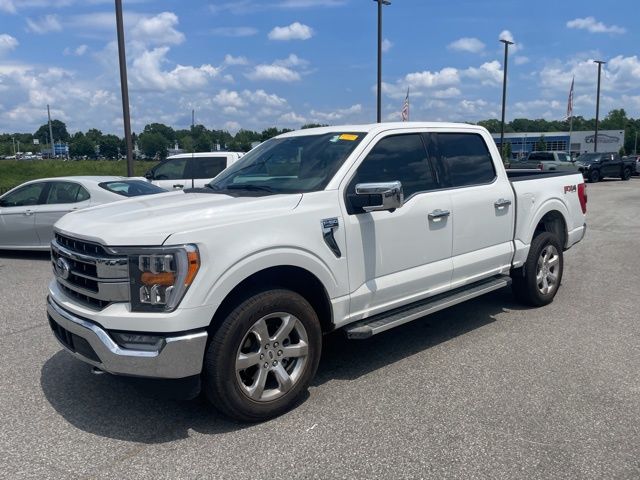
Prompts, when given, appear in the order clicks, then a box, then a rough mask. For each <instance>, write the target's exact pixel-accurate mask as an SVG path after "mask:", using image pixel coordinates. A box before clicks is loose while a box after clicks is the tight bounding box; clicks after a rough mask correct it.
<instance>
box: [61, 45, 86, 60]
mask: <svg viewBox="0 0 640 480" xmlns="http://www.w3.org/2000/svg"><path fill="white" fill-rule="evenodd" d="M87 50H89V46H88V45H84V44H82V45H79V46H77V47H76V48H70V47H67V48H65V49H64V52H63V53H64V54H65V55H75V56H76V57H81V56H83V55H84V54H85V53H87Z"/></svg>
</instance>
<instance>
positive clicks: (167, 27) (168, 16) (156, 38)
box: [131, 12, 185, 45]
mask: <svg viewBox="0 0 640 480" xmlns="http://www.w3.org/2000/svg"><path fill="white" fill-rule="evenodd" d="M177 25H178V16H177V15H176V14H175V13H173V12H162V13H159V14H157V15H155V16H153V17H143V18H141V19H140V20H139V21H138V22H137V24H136V26H135V27H134V28H133V29H132V32H131V37H132V38H133V39H134V40H136V41H139V42H142V43H144V44H146V45H178V44H180V43H182V42H184V39H185V37H184V34H183V33H182V32H179V31H178V30H176V28H175V27H176V26H177Z"/></svg>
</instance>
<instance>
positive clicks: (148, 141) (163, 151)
mask: <svg viewBox="0 0 640 480" xmlns="http://www.w3.org/2000/svg"><path fill="white" fill-rule="evenodd" d="M138 146H139V147H140V150H141V151H142V153H143V154H144V155H145V156H146V157H147V158H153V159H156V158H157V159H159V160H164V159H165V158H167V149H168V148H169V141H168V140H167V139H166V138H165V137H164V136H163V135H162V134H160V133H157V132H151V133H147V132H143V133H141V134H140V136H139V137H138Z"/></svg>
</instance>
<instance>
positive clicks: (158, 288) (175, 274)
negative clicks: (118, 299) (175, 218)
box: [114, 245, 200, 312]
mask: <svg viewBox="0 0 640 480" xmlns="http://www.w3.org/2000/svg"><path fill="white" fill-rule="evenodd" d="M114 250H115V249H114ZM118 251H119V253H126V254H127V255H128V257H129V283H130V287H129V288H130V293H131V310H132V311H134V312H172V311H173V310H175V309H176V307H177V306H178V304H179V303H180V301H181V300H182V297H184V294H185V293H186V292H187V290H188V289H189V286H191V284H192V283H193V279H194V278H195V276H196V274H197V273H198V269H199V268H200V254H199V252H198V248H197V247H196V246H195V245H181V246H173V247H152V248H140V249H135V250H134V249H129V248H127V249H118Z"/></svg>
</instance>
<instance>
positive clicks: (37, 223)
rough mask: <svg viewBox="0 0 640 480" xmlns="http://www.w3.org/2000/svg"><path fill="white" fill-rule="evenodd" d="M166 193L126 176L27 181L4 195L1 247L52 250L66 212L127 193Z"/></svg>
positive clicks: (0, 209)
mask: <svg viewBox="0 0 640 480" xmlns="http://www.w3.org/2000/svg"><path fill="white" fill-rule="evenodd" d="M155 193H166V191H165V190H163V189H161V188H159V187H156V186H155V185H150V184H149V183H147V182H145V181H143V180H132V179H126V178H123V177H59V178H44V179H41V180H33V181H31V182H26V183H23V184H22V185H20V186H18V187H16V188H14V189H12V190H9V191H8V192H7V193H5V194H4V195H2V196H1V197H0V249H11V250H49V248H50V246H51V240H52V239H53V224H54V223H55V222H57V221H58V220H59V219H60V218H61V217H62V216H63V215H65V214H67V213H69V212H72V211H75V210H81V209H84V208H88V207H92V206H95V205H101V204H104V203H110V202H116V201H118V200H123V199H124V198H126V197H132V196H138V195H149V194H155Z"/></svg>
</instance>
